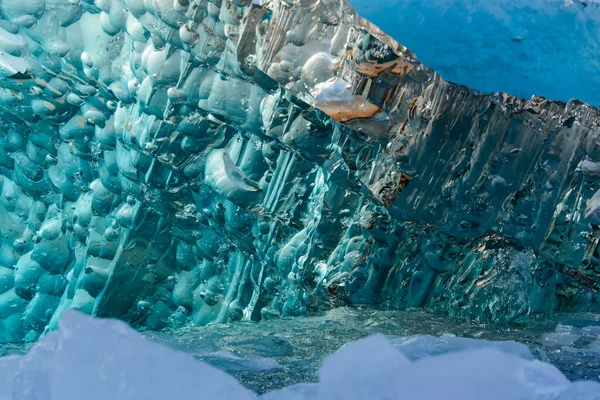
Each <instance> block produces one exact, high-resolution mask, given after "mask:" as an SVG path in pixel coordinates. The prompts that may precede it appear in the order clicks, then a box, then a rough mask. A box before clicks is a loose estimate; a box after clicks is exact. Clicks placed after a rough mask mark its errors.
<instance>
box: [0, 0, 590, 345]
mask: <svg viewBox="0 0 600 400" xmlns="http://www.w3.org/2000/svg"><path fill="white" fill-rule="evenodd" d="M0 39H1V40H0V49H1V50H2V53H1V54H0V74H1V77H2V79H1V80H0V88H1V89H0V100H1V104H0V109H1V111H2V118H1V121H0V134H1V135H2V139H1V140H0V174H1V180H0V182H1V189H2V194H1V199H0V200H1V201H0V231H1V233H2V236H1V241H2V242H1V244H2V247H1V248H0V341H7V342H10V341H20V340H27V341H33V340H36V339H38V338H39V337H40V335H42V334H43V333H44V332H45V331H47V330H48V329H54V328H55V327H56V325H57V323H58V320H59V318H60V315H61V312H62V311H63V310H65V309H67V308H76V309H79V310H81V311H83V312H85V313H88V314H92V315H95V316H99V317H117V318H120V319H123V320H125V321H127V322H128V323H130V324H131V325H132V326H134V327H136V328H140V329H150V330H160V329H164V328H179V327H182V326H185V325H206V324H208V323H211V322H229V321H257V320H266V319H273V318H279V317H287V316H301V315H305V314H307V313H310V312H313V311H322V310H326V309H329V308H331V307H336V306H339V305H342V304H373V305H377V306H384V307H392V308H405V307H426V308H428V309H431V310H436V311H440V312H442V313H446V314H450V315H454V316H461V317H465V318H468V319H475V320H481V321H492V322H513V321H521V320H523V319H524V318H525V317H526V316H527V315H528V314H530V313H532V312H541V311H553V310H569V311H597V310H598V309H599V308H600V305H599V297H598V284H599V278H598V274H599V273H600V260H599V255H598V250H597V245H598V240H599V238H600V230H599V229H598V225H599V224H600V211H599V210H600V194H599V193H600V192H599V191H598V190H599V187H598V183H599V176H600V142H599V132H598V128H597V126H598V122H599V120H600V118H599V117H600V115H599V113H598V110H597V109H596V108H594V107H592V106H590V105H588V104H585V103H582V102H579V101H570V102H569V103H566V104H565V103H560V102H553V101H548V100H545V99H543V98H540V97H533V98H532V99H530V100H523V99H519V98H516V97H513V96H510V95H506V94H503V93H495V94H491V95H484V94H482V93H480V92H477V91H474V90H471V89H468V88H467V87H463V86H457V85H455V84H451V83H447V82H446V81H444V80H443V79H442V78H441V77H440V75H438V74H437V73H436V72H434V71H433V70H431V69H429V68H428V67H426V66H425V65H423V64H421V63H420V62H419V61H418V60H417V59H416V58H415V56H414V54H413V53H411V52H410V51H409V50H407V49H406V48H405V47H403V46H402V45H400V44H398V43H397V42H396V41H394V40H393V39H391V38H390V37H389V36H387V35H386V34H384V33H383V32H382V31H380V30H379V29H378V28H377V27H375V26H374V25H371V24H370V23H369V22H367V21H366V20H363V19H361V18H360V17H358V15H357V14H356V13H355V12H354V10H353V9H352V8H350V6H349V5H347V4H345V3H343V2H339V1H314V2H313V1H299V2H291V1H289V2H287V1H272V2H263V3H262V4H257V3H255V2H250V1H247V0H235V1H231V0H223V1H221V0H210V1H208V0H199V1H195V2H188V1H186V0H175V2H173V1H167V0H161V1H155V2H152V3H150V2H144V1H141V0H123V1H122V2H121V1H99V0H98V1H95V2H92V1H90V2H81V3H74V2H68V1H65V2H61V1H55V2H44V1H41V0H36V1H32V2H26V3H23V2H14V1H5V2H4V3H3V4H2V19H1V24H0Z"/></svg>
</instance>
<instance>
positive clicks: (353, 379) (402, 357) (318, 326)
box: [0, 311, 600, 400]
mask: <svg viewBox="0 0 600 400" xmlns="http://www.w3.org/2000/svg"><path fill="white" fill-rule="evenodd" d="M364 314H366V315H367V319H365V320H363V321H362V322H369V321H370V323H371V324H377V323H384V322H385V321H386V319H385V318H382V317H381V315H379V314H378V313H373V314H372V315H371V316H370V317H368V315H369V314H370V313H369V312H367V313H364ZM388 316H392V315H388ZM397 316H400V315H399V314H398V315H396V317H397ZM341 317H345V318H348V319H350V320H352V323H347V322H344V321H345V319H344V320H343V319H341ZM360 317H361V314H360V313H357V312H356V311H354V312H352V311H350V312H348V314H347V315H344V314H343V313H340V315H339V316H338V317H337V318H336V316H335V314H333V315H330V316H329V317H328V318H325V319H323V318H317V319H315V320H311V319H310V318H308V319H304V320H303V321H298V324H297V325H296V327H295V328H292V329H289V328H286V329H281V330H280V331H279V332H278V335H275V336H273V335H268V334H265V332H264V331H263V332H262V335H261V334H260V330H261V329H263V328H261V327H260V326H259V325H256V324H238V325H237V326H235V327H234V330H238V329H239V327H240V325H241V326H242V328H241V331H237V332H236V333H235V334H234V333H232V332H229V333H228V332H227V330H228V329H230V328H224V329H222V330H221V331H220V333H221V335H223V337H222V339H223V340H221V345H223V343H226V342H227V340H228V341H229V346H230V348H231V347H236V348H237V349H238V350H243V349H246V351H247V352H249V353H252V352H253V351H254V352H262V353H263V354H264V355H269V356H271V357H276V358H280V359H285V358H293V357H290V356H291V355H293V352H294V350H297V351H298V350H299V351H302V346H301V345H299V342H298V343H297V342H296V341H297V340H299V339H300V338H301V337H304V339H305V340H307V339H309V338H306V333H308V332H310V333H312V334H314V335H319V334H320V335H321V337H320V338H319V337H316V338H315V340H314V341H313V343H312V344H308V343H307V346H312V347H313V355H314V354H315V351H314V350H315V349H318V348H320V347H321V346H324V347H325V349H326V348H327V347H328V344H327V342H328V341H330V342H335V343H338V344H339V342H338V341H339V340H344V338H343V337H340V336H339V335H336V334H335V333H334V332H335V331H334V329H335V328H336V326H337V328H339V329H342V330H346V329H351V330H350V333H351V334H356V332H357V331H361V328H360V326H361V325H362V324H356V322H359V321H360ZM423 317H424V316H423V315H421V321H420V322H421V323H423V322H426V321H427V320H426V319H423ZM409 320H410V319H406V320H404V321H403V322H404V323H407V322H409ZM289 322H290V324H291V325H292V326H293V324H295V321H289ZM337 322H339V323H340V324H339V325H337V324H336V323H337ZM430 322H431V321H430ZM436 322H437V323H439V320H438V321H436ZM588 322H593V319H592V320H589V321H588ZM596 322H597V321H596ZM434 324H435V322H434ZM244 325H245V326H244ZM252 325H254V326H252ZM280 326H285V325H284V324H282V325H280ZM275 327H276V325H274V324H270V325H268V327H267V328H266V329H267V330H270V329H274V328H275ZM595 327H596V328H597V327H598V326H595ZM214 328H216V329H214V330H212V331H211V332H208V331H204V334H205V335H206V337H201V335H199V333H200V332H199V331H196V332H191V331H188V332H183V333H182V332H179V334H178V335H177V336H170V335H160V336H157V337H155V339H158V340H160V341H161V342H163V343H166V345H165V344H159V343H157V342H156V341H153V340H150V339H148V338H147V337H144V336H143V335H142V334H141V333H138V332H136V331H134V330H133V329H131V328H130V327H128V326H127V325H126V324H125V323H123V322H121V321H117V320H108V319H92V318H90V317H88V316H85V315H83V314H80V313H78V312H74V311H71V312H68V313H65V315H64V317H63V318H62V320H61V323H60V328H59V329H58V330H57V331H55V332H51V333H49V334H48V335H46V336H45V337H44V338H43V339H41V340H40V341H39V342H38V343H36V344H35V345H34V346H33V348H32V349H31V350H30V351H29V353H28V354H26V355H23V356H16V355H14V356H8V357H4V358H0V399H3V400H4V399H7V400H8V399H13V398H14V399H51V398H57V399H58V398H60V399H63V400H69V399H73V400H75V399H82V398H85V399H91V400H93V399H98V400H100V399H140V398H144V399H166V398H205V399H235V400H238V399H239V400H242V399H254V398H257V397H258V398H260V399H271V400H275V399H281V400H291V399H323V400H325V399H357V400H358V399H401V398H402V399H405V398H419V399H441V398H444V399H457V400H458V399H461V400H470V399H472V400H475V399H481V398H482V397H481V396H482V395H484V394H485V397H486V398H489V399H517V398H518V399H531V400H534V399H540V400H541V399H544V400H549V399H564V400H573V399H580V400H587V399H589V400H592V399H598V398H599V396H600V383H598V382H591V381H587V382H585V381H580V382H575V383H571V382H570V381H569V380H568V379H567V378H566V377H565V376H564V375H563V374H562V373H561V372H560V371H559V370H558V369H557V368H556V367H554V366H552V365H550V364H548V363H546V362H543V361H539V360H537V359H536V358H535V357H534V356H533V355H532V353H531V352H530V350H529V349H528V348H527V347H526V346H524V345H522V344H519V343H516V342H510V341H507V342H495V341H487V340H477V339H466V338H459V337H454V336H449V335H445V336H441V337H439V338H438V337H434V336H428V335H416V336H407V337H396V336H383V335H375V336H370V337H368V338H363V339H361V340H359V341H357V342H352V343H348V344H346V345H344V346H343V347H342V348H340V349H339V350H337V351H336V352H335V353H333V354H331V355H326V354H325V355H323V356H324V359H323V360H322V362H321V361H320V360H319V361H318V363H319V364H322V365H321V367H320V370H319V372H318V374H317V375H316V376H315V377H314V378H313V377H311V379H310V380H311V382H306V383H297V384H295V385H292V386H289V387H286V388H282V389H279V390H274V391H270V392H268V393H266V394H264V395H261V396H257V395H256V394H255V393H253V392H252V391H250V390H248V389H246V388H244V387H243V386H242V385H241V384H240V383H238V382H237V381H236V380H235V379H234V378H233V377H232V376H230V375H228V374H227V373H225V372H222V371H220V370H219V369H217V368H215V367H213V366H211V365H209V364H207V363H205V362H204V361H199V360H197V358H200V359H201V360H205V361H206V360H208V362H210V363H212V364H213V365H217V366H218V367H219V368H221V369H225V370H229V371H233V372H240V370H241V369H243V370H245V371H246V372H248V373H253V374H254V377H255V378H254V379H255V381H259V380H261V376H262V381H263V382H268V381H269V379H268V373H269V371H273V370H275V373H273V375H272V376H274V377H276V376H277V375H276V373H277V371H279V370H281V369H282V366H281V365H279V364H278V363H277V362H275V361H273V360H271V363H270V364H269V363H267V362H266V361H265V360H266V359H263V361H262V362H256V358H258V357H255V361H254V362H253V363H248V357H247V356H246V359H245V361H246V363H243V362H241V361H240V360H241V358H240V357H239V356H233V355H231V354H230V355H228V356H227V355H225V354H224V353H226V351H224V350H219V351H215V349H214V348H211V346H214V345H215V343H217V342H218V341H216V340H214V338H212V340H211V337H212V336H214V334H216V333H217V332H219V330H218V327H217V326H215V327H214ZM380 328H381V327H380ZM421 328H422V327H421ZM592 328H594V327H593V326H592ZM298 329H299V330H300V331H302V330H304V331H303V332H300V331H298V332H297V335H296V337H294V335H293V332H294V331H295V330H298ZM313 329H314V330H313ZM352 329H354V332H352ZM252 330H254V331H253V334H252V335H249V333H250V332H252ZM367 330H368V328H365V327H364V326H363V328H362V333H364V332H366V331H367ZM324 331H325V332H324ZM558 334H559V333H558ZM597 334H598V336H597V338H599V339H597V340H600V332H597ZM194 336H195V337H196V340H195V341H194V340H190V339H191V338H193V337H194ZM325 336H329V339H327V338H326V337H325ZM225 339H227V340H225ZM345 339H346V340H347V339H348V338H345ZM236 341H237V342H236ZM290 341H291V342H293V343H294V347H293V346H292V345H291V344H290ZM342 343H343V342H342ZM194 344H195V345H194ZM297 344H298V345H297ZM167 345H168V347H167ZM331 345H332V343H329V346H331ZM563 345H565V346H568V344H565V343H563ZM564 348H567V347H564ZM329 349H330V350H331V347H329ZM326 351H327V350H326ZM598 351H599V350H598V349H596V352H598ZM540 354H541V353H540V352H539V351H538V352H537V354H536V355H537V357H538V358H539V357H540ZM195 358H196V359H195ZM303 361H304V362H309V360H307V359H304V360H303V359H302V357H296V358H295V361H294V362H295V363H301V362H303ZM234 365H237V368H238V371H235V368H233V366H234ZM285 365H286V368H288V369H292V370H293V369H294V368H296V369H301V368H302V366H301V365H298V366H297V367H294V366H293V363H291V362H288V364H285ZM265 375H267V377H265ZM300 379H301V378H300ZM247 380H248V375H247V376H246V381H247ZM271 380H272V377H271ZM294 380H297V378H292V382H293V381H294ZM242 381H243V379H242ZM271 383H273V382H272V381H271ZM276 384H277V383H276ZM261 391H264V389H263V390H261Z"/></svg>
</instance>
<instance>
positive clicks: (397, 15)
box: [350, 0, 600, 106]
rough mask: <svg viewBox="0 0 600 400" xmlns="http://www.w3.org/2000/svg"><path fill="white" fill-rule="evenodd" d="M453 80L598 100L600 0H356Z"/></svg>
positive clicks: (510, 90) (517, 92) (372, 18)
mask: <svg viewBox="0 0 600 400" xmlns="http://www.w3.org/2000/svg"><path fill="white" fill-rule="evenodd" d="M350 3H351V4H352V5H353V6H354V7H355V8H356V10H357V11H358V13H359V14H360V15H361V16H363V17H365V18H367V19H368V20H370V21H371V22H373V23H374V24H376V25H377V26H378V27H379V28H381V29H382V30H384V31H385V32H386V33H387V34H389V35H390V36H392V37H393V38H394V39H396V40H397V41H399V42H400V43H402V44H403V45H405V46H406V47H408V48H409V49H411V50H412V51H414V52H415V53H416V55H417V56H418V57H419V59H420V60H421V61H422V62H424V63H425V64H427V65H428V66H429V67H431V68H433V69H434V70H436V71H437V72H438V73H440V74H441V75H442V77H443V78H444V79H446V80H449V81H451V82H455V83H459V84H463V85H467V86H470V87H471V88H474V89H477V90H480V91H482V92H490V93H491V92H506V93H510V94H513V95H515V96H520V97H525V98H529V97H531V96H532V95H540V96H544V97H547V98H549V99H552V100H562V101H565V102H566V101H569V100H570V99H579V100H583V101H586V102H589V103H591V104H594V105H596V106H597V105H600V95H598V93H599V88H600V78H599V77H598V76H599V74H598V71H599V70H600V64H599V63H598V59H599V58H600V57H599V56H600V50H599V49H600V47H599V43H600V42H599V31H598V22H600V3H598V1H595V0H591V1H588V0H531V1H503V0H492V1H490V0H431V1H427V2H423V1H418V0H389V1H378V0H375V1H369V0H350Z"/></svg>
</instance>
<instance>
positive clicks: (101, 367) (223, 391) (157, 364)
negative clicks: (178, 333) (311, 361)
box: [0, 312, 255, 400]
mask: <svg viewBox="0 0 600 400" xmlns="http://www.w3.org/2000/svg"><path fill="white" fill-rule="evenodd" d="M0 383H1V385H0V399H3V400H4V399H6V400H8V399H23V400H29V399H31V400H33V399H62V400H69V399H73V400H75V399H77V400H80V399H98V400H100V399H102V400H106V399H168V398H173V397H175V398H194V397H196V396H198V395H199V394H202V396H205V397H204V398H211V399H217V398H224V399H240V400H242V399H252V398H254V397H255V396H254V394H253V393H252V392H250V391H249V390H247V389H244V388H243V387H242V386H241V385H240V384H239V383H238V382H237V381H236V380H235V379H234V378H233V377H231V376H228V375H227V374H226V373H225V372H222V371H220V370H218V369H217V368H215V367H212V366H210V365H208V364H206V363H202V362H198V361H196V360H195V359H194V358H193V357H192V356H191V355H188V354H185V353H182V352H178V351H174V350H171V349H169V348H167V347H165V346H163V345H160V344H158V343H155V342H153V341H151V340H149V339H146V338H144V337H143V336H141V335H140V334H139V333H137V332H135V331H134V330H133V329H131V328H130V327H128V326H127V325H126V324H125V323H123V322H121V321H116V320H102V319H93V318H90V317H87V316H85V315H83V314H80V313H79V312H68V313H65V315H64V317H63V318H62V320H61V323H60V329H59V330H57V331H55V332H52V333H50V334H48V335H46V336H45V337H44V338H43V339H42V340H40V341H39V342H38V343H37V344H36V345H35V346H34V347H33V348H32V349H31V351H30V352H29V353H28V354H27V355H24V356H20V357H18V356H10V357H7V358H0Z"/></svg>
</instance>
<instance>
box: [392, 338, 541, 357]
mask: <svg viewBox="0 0 600 400" xmlns="http://www.w3.org/2000/svg"><path fill="white" fill-rule="evenodd" d="M389 340H390V343H391V344H392V345H393V346H394V347H395V348H396V349H398V350H399V351H400V352H401V353H402V354H404V355H405V356H406V357H407V358H408V359H409V360H411V361H416V360H419V359H421V358H425V357H432V356H437V355H442V354H446V353H452V352H456V351H462V350H468V349H479V348H487V347H490V348H496V349H498V350H500V351H502V352H503V353H506V354H513V355H515V356H517V357H520V358H523V359H525V360H533V356H532V354H531V351H530V350H529V348H528V347H527V346H525V345H524V344H521V343H517V342H513V341H498V342H494V341H488V340H478V339H471V338H463V337H457V336H454V335H449V334H444V335H442V336H440V337H436V336H431V335H414V336H405V337H389Z"/></svg>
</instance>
